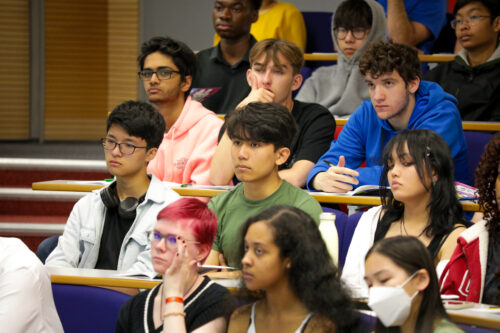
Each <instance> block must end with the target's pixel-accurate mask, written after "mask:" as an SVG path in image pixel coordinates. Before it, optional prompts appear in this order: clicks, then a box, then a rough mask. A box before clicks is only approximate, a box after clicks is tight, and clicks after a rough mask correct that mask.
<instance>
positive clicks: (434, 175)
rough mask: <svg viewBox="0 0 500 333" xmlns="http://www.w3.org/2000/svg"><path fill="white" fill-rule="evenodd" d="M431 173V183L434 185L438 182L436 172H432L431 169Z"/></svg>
mask: <svg viewBox="0 0 500 333" xmlns="http://www.w3.org/2000/svg"><path fill="white" fill-rule="evenodd" d="M431 172H432V182H433V183H435V182H437V180H438V175H437V172H436V170H434V169H432V168H431Z"/></svg>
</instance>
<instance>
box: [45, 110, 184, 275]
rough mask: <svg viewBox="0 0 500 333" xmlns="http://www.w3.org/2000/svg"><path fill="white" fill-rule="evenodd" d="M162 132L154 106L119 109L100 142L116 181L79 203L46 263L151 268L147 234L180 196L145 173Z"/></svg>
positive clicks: (141, 270)
mask: <svg viewBox="0 0 500 333" xmlns="http://www.w3.org/2000/svg"><path fill="white" fill-rule="evenodd" d="M164 131H165V122H164V120H163V117H162V115H161V114H160V113H159V112H158V111H156V110H155V109H154V107H153V106H152V105H150V104H147V103H142V102H134V101H128V102H125V103H122V104H120V105H118V106H117V107H115V109H114V110H113V111H112V112H111V113H110V115H109V117H108V120H107V134H106V137H105V138H103V139H102V145H103V148H104V155H105V158H106V165H107V168H108V171H109V172H110V173H111V174H112V175H114V176H115V178H116V181H114V182H113V183H111V184H110V185H109V186H107V187H105V188H104V189H102V190H100V191H94V192H93V193H90V194H88V195H86V196H85V197H83V198H82V199H80V200H79V201H78V202H77V203H76V204H75V206H74V207H73V210H72V212H71V214H70V216H69V218H68V221H67V223H66V226H65V228H64V233H63V235H62V236H61V237H60V238H59V242H58V244H57V247H56V248H55V249H54V251H53V252H52V253H51V254H50V255H49V257H48V258H47V260H46V265H47V266H65V267H79V268H98V269H115V270H122V271H127V270H128V271H133V272H138V273H143V274H149V273H152V272H153V267H152V264H151V253H150V242H149V240H148V237H147V233H148V231H151V230H152V229H153V226H154V225H155V223H156V216H157V214H158V212H159V211H160V210H161V209H162V208H164V207H165V206H167V205H168V204H170V203H171V202H173V201H175V200H177V199H178V198H179V195H178V194H177V193H175V192H174V191H172V190H171V189H170V188H168V187H167V186H166V185H164V184H163V183H162V182H161V181H160V180H158V179H157V178H156V177H154V176H149V175H148V174H147V173H146V168H147V165H148V162H149V161H151V160H152V159H153V158H154V157H155V155H156V152H157V150H158V146H159V145H160V143H161V141H162V139H163V133H164Z"/></svg>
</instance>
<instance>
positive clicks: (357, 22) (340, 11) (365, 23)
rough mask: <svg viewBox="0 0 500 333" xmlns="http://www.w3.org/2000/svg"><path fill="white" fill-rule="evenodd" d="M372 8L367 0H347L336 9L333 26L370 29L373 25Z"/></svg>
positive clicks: (348, 28)
mask: <svg viewBox="0 0 500 333" xmlns="http://www.w3.org/2000/svg"><path fill="white" fill-rule="evenodd" d="M372 20H373V14H372V9H371V8H370V6H369V5H368V4H367V3H366V1H365V0H346V1H344V2H342V3H341V4H340V5H339V6H338V7H337V10H336V11H335V15H334V17H333V28H340V27H342V28H345V29H347V30H352V29H354V28H364V29H370V28H371V27H372Z"/></svg>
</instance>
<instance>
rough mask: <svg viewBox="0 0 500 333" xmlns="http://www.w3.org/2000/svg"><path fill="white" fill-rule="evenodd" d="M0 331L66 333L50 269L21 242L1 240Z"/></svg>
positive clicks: (8, 239)
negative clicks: (54, 296) (55, 300)
mask: <svg viewBox="0 0 500 333" xmlns="http://www.w3.org/2000/svg"><path fill="white" fill-rule="evenodd" d="M0 329H1V331H2V332H8V333H17V332H19V333H24V332H37V333H45V332H47V333H48V332H64V331H63V328H62V325H61V321H60V320H59V316H58V314H57V310H56V306H55V304H54V299H53V297H52V286H51V282H50V278H49V274H48V273H47V269H46V268H45V266H43V264H42V262H41V261H40V260H39V259H38V258H37V257H36V255H35V254H34V253H33V252H31V251H30V249H28V247H27V246H26V245H24V243H23V242H22V241H21V240H20V239H18V238H6V237H0Z"/></svg>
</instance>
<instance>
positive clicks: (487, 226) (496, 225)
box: [441, 134, 500, 304]
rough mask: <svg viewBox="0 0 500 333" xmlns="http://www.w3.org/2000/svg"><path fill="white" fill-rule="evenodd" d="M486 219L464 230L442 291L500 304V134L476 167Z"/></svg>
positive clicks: (443, 281)
mask: <svg viewBox="0 0 500 333" xmlns="http://www.w3.org/2000/svg"><path fill="white" fill-rule="evenodd" d="M476 187H477V188H478V190H479V193H478V194H479V205H480V206H481V208H482V209H483V211H484V216H483V219H482V220H481V221H479V222H477V223H476V224H474V225H473V226H472V227H470V228H469V229H467V230H466V231H464V232H463V233H462V234H461V235H460V237H459V238H458V244H457V247H456V248H455V252H454V253H453V256H452V257H451V260H450V262H449V263H448V265H447V266H446V268H445V271H444V274H443V275H442V277H441V293H444V294H453V295H458V296H459V297H460V299H463V300H468V301H472V302H482V303H488V304H500V299H499V298H500V297H499V296H500V294H499V288H500V210H499V208H498V207H499V205H500V134H496V135H495V136H494V137H493V138H492V139H491V140H490V142H489V143H488V145H487V146H486V148H485V151H484V154H483V156H481V160H480V161H479V164H478V167H477V170H476Z"/></svg>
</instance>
